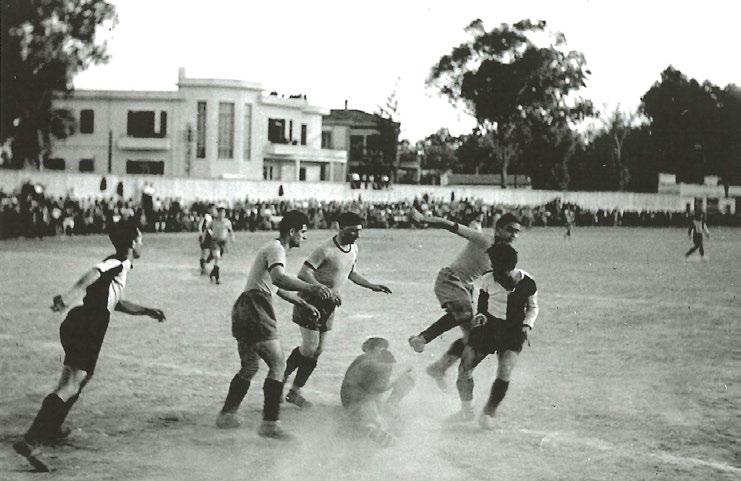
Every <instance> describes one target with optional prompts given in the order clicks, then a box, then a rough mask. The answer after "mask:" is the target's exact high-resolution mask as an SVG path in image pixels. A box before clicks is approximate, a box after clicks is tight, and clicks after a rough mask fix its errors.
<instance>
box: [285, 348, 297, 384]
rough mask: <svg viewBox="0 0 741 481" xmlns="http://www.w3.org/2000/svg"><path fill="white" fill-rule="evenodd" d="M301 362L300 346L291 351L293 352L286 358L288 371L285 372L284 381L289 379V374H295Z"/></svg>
mask: <svg viewBox="0 0 741 481" xmlns="http://www.w3.org/2000/svg"><path fill="white" fill-rule="evenodd" d="M300 363H301V351H300V350H299V348H298V347H295V348H294V349H293V351H291V354H290V355H289V356H288V359H286V372H285V373H283V382H286V380H287V379H288V376H290V375H291V374H293V371H295V370H296V369H297V368H298V366H299V364H300Z"/></svg>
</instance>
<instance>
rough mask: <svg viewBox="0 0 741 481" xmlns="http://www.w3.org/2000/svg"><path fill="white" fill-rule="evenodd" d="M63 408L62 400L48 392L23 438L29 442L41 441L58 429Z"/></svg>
mask: <svg viewBox="0 0 741 481" xmlns="http://www.w3.org/2000/svg"><path fill="white" fill-rule="evenodd" d="M63 410H64V401H62V398H60V397H59V396H57V395H56V394H53V393H52V394H49V395H48V396H46V397H45V398H44V401H43V402H42V403H41V409H39V412H38V413H37V414H36V418H35V419H34V420H33V423H31V427H30V428H28V431H27V432H26V435H25V437H24V438H25V440H26V441H29V442H37V441H43V440H45V439H47V438H48V437H49V435H50V434H51V433H54V432H56V431H57V430H59V426H60V425H61V424H62V423H61V421H60V418H61V416H62V413H63Z"/></svg>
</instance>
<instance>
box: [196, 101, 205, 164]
mask: <svg viewBox="0 0 741 481" xmlns="http://www.w3.org/2000/svg"><path fill="white" fill-rule="evenodd" d="M197 110H198V113H197V116H196V159H205V158H206V102H198V107H197Z"/></svg>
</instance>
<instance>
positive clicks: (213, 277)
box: [208, 266, 221, 284]
mask: <svg viewBox="0 0 741 481" xmlns="http://www.w3.org/2000/svg"><path fill="white" fill-rule="evenodd" d="M208 280H210V281H211V282H216V284H221V280H220V279H219V266H214V268H213V269H211V273H210V274H209V275H208Z"/></svg>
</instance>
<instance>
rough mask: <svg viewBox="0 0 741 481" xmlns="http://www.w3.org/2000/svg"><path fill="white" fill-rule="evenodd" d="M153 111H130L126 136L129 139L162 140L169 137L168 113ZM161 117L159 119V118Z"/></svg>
mask: <svg viewBox="0 0 741 481" xmlns="http://www.w3.org/2000/svg"><path fill="white" fill-rule="evenodd" d="M157 114H158V112H155V111H152V110H129V113H128V115H127V118H126V134H127V135H128V136H129V137H137V138H144V139H162V138H165V137H166V136H167V112H165V111H164V110H163V111H161V112H159V115H157ZM158 117H159V118H158Z"/></svg>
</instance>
